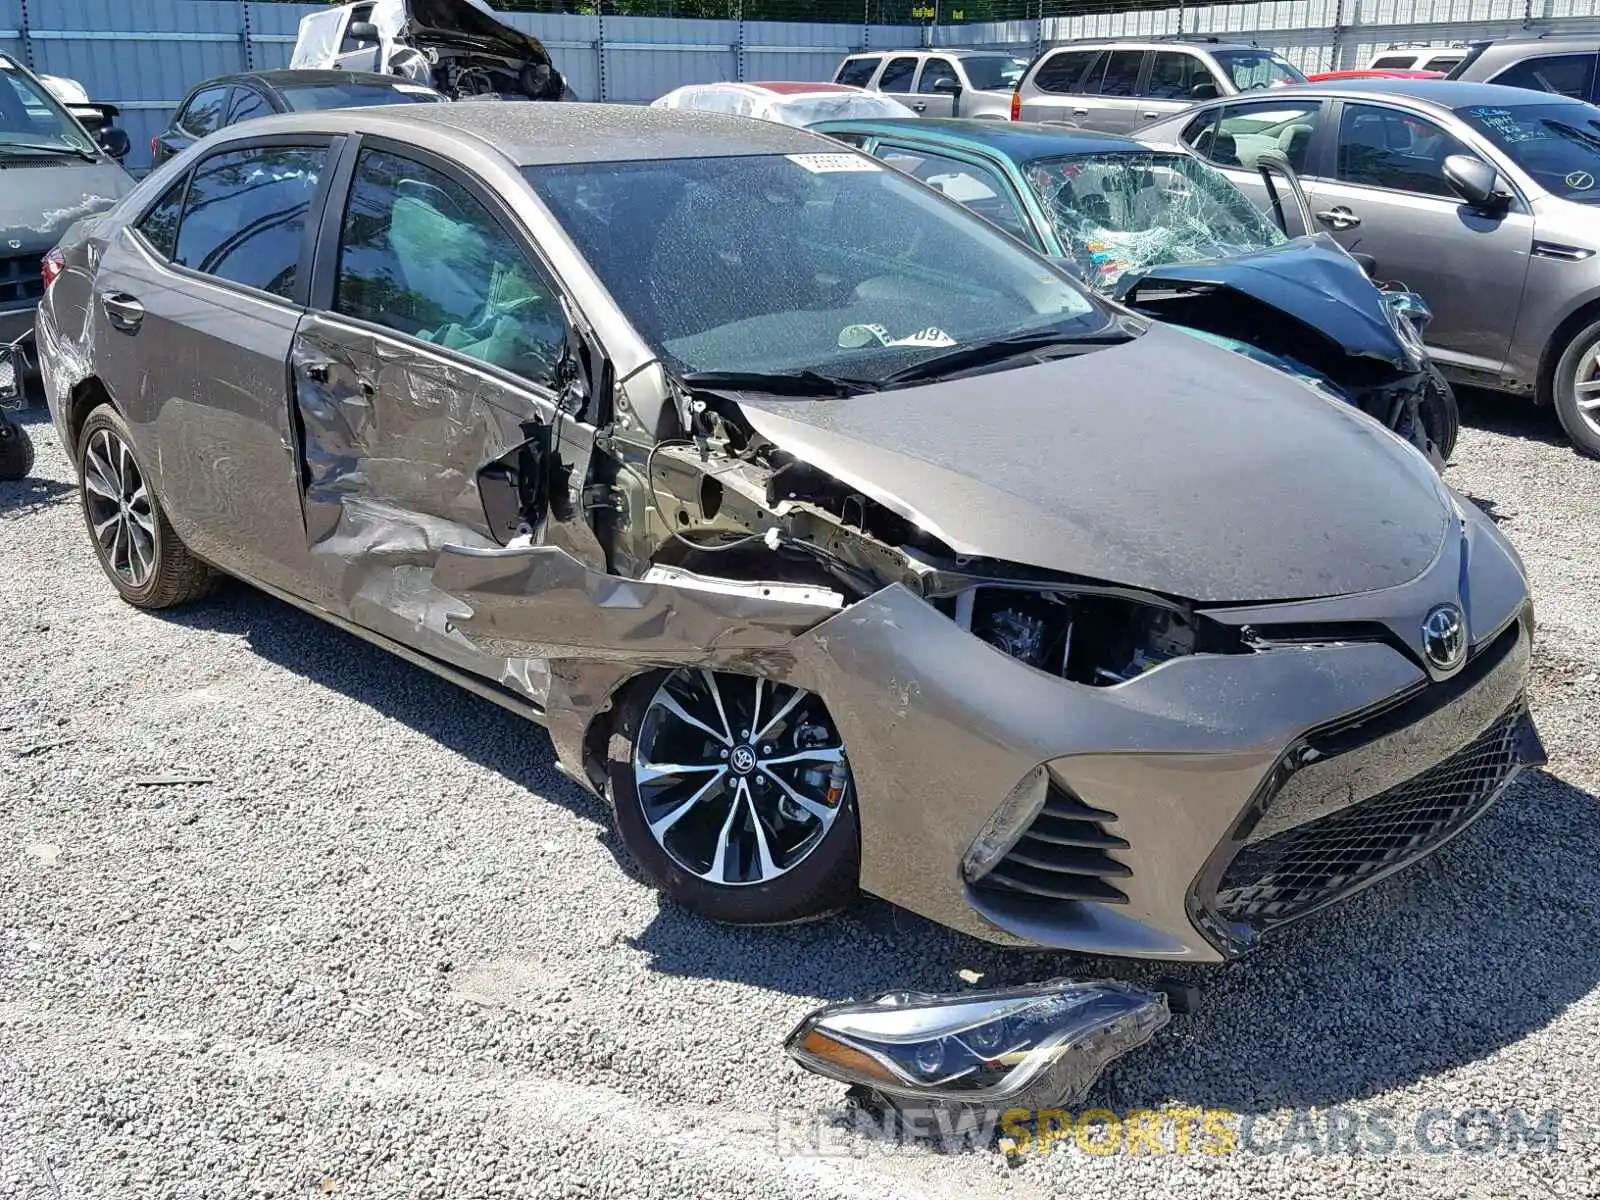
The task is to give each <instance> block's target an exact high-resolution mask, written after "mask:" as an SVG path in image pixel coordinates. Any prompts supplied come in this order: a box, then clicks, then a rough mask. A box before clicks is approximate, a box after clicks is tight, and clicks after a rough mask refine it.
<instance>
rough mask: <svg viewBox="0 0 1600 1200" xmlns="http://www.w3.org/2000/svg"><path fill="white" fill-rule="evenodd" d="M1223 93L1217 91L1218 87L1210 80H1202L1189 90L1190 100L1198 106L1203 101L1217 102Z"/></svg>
mask: <svg viewBox="0 0 1600 1200" xmlns="http://www.w3.org/2000/svg"><path fill="white" fill-rule="evenodd" d="M1221 94H1222V93H1221V92H1219V91H1217V85H1216V84H1214V83H1212V82H1211V81H1210V80H1209V79H1202V80H1201V81H1200V82H1199V83H1197V84H1195V85H1194V86H1193V87H1192V88H1190V89H1189V99H1191V100H1193V101H1194V102H1195V103H1196V104H1198V103H1199V102H1200V101H1202V100H1215V99H1216V98H1217V97H1218V96H1220V95H1221Z"/></svg>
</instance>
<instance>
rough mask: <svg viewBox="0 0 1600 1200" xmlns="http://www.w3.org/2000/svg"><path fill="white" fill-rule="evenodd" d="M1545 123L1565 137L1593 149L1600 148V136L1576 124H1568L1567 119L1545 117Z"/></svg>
mask: <svg viewBox="0 0 1600 1200" xmlns="http://www.w3.org/2000/svg"><path fill="white" fill-rule="evenodd" d="M1544 123H1545V124H1546V125H1547V126H1549V127H1550V128H1551V129H1554V130H1555V131H1556V132H1557V133H1558V134H1560V135H1561V136H1562V137H1564V138H1568V139H1570V140H1572V141H1575V142H1579V143H1581V144H1583V145H1586V146H1588V147H1589V149H1591V150H1600V137H1596V136H1595V135H1594V134H1592V133H1589V132H1588V131H1587V130H1583V129H1579V128H1577V127H1576V126H1575V125H1568V124H1567V123H1566V122H1565V121H1556V120H1552V119H1551V118H1550V117H1546V118H1544Z"/></svg>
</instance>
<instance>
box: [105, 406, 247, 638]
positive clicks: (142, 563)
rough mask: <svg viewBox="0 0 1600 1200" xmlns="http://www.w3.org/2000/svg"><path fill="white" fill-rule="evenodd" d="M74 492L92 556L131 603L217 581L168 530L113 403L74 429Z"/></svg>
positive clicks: (152, 604) (156, 603) (177, 600)
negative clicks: (80, 506)
mask: <svg viewBox="0 0 1600 1200" xmlns="http://www.w3.org/2000/svg"><path fill="white" fill-rule="evenodd" d="M77 467H78V498H79V500H80V502H81V504H82V507H83V520H84V524H85V525H86V526H87V527H88V530H89V541H90V543H91V544H92V545H93V546H94V551H95V559H96V561H97V562H99V564H100V569H101V570H102V571H104V572H105V573H106V578H107V579H109V580H110V581H111V586H112V587H114V588H116V589H117V593H118V594H119V595H120V596H121V597H122V598H123V599H124V600H126V601H127V602H128V603H129V604H131V605H133V606H134V607H135V608H145V609H158V608H171V607H173V606H174V605H178V604H184V603H187V602H188V601H191V600H198V599H200V598H201V597H202V596H205V595H208V594H209V593H210V592H211V591H213V590H214V589H215V588H216V585H217V580H218V577H217V574H216V572H215V571H213V570H212V569H211V567H210V566H208V565H207V564H206V563H204V562H202V561H201V560H200V559H199V558H196V557H195V555H194V554H193V553H191V552H190V550H189V547H187V546H185V545H184V544H183V540H182V539H181V538H179V537H178V535H177V533H176V532H174V530H173V528H172V525H171V523H170V522H169V521H168V520H167V514H166V513H165V512H164V511H163V510H162V508H161V502H160V501H159V500H158V499H157V498H156V494H155V491H154V489H152V488H151V487H150V486H149V476H147V475H146V474H145V471H144V467H143V465H142V464H141V463H140V462H139V458H138V455H137V454H135V453H134V449H133V438H132V436H131V435H130V434H129V432H128V426H127V424H126V423H125V422H124V421H123V419H122V416H121V415H120V414H119V413H118V412H117V411H116V409H114V408H112V407H110V406H109V405H102V406H101V407H99V408H97V409H95V410H94V411H93V412H92V413H90V414H89V419H88V420H86V421H85V422H84V423H83V432H82V433H81V434H79V436H78V453H77Z"/></svg>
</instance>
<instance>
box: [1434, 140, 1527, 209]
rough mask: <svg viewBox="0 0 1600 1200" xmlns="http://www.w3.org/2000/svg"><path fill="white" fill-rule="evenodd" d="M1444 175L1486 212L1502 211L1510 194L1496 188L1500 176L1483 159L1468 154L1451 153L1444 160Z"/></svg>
mask: <svg viewBox="0 0 1600 1200" xmlns="http://www.w3.org/2000/svg"><path fill="white" fill-rule="evenodd" d="M1444 178H1445V182H1446V183H1448V184H1449V185H1450V186H1451V187H1452V188H1454V189H1455V193H1456V195H1458V196H1460V197H1461V198H1462V199H1463V200H1465V201H1466V202H1467V204H1469V205H1471V206H1472V207H1473V208H1476V209H1479V210H1480V211H1482V212H1486V213H1503V212H1505V210H1506V208H1507V206H1508V205H1509V204H1510V203H1511V197H1510V196H1508V195H1506V194H1505V193H1504V192H1498V191H1496V190H1495V186H1494V185H1495V184H1497V183H1498V182H1500V176H1499V174H1498V173H1497V172H1496V171H1495V169H1494V168H1493V167H1491V166H1490V165H1489V164H1488V163H1486V162H1484V161H1483V160H1482V159H1481V158H1473V157H1472V156H1471V155H1469V154H1452V155H1450V157H1449V158H1447V159H1445V160H1444Z"/></svg>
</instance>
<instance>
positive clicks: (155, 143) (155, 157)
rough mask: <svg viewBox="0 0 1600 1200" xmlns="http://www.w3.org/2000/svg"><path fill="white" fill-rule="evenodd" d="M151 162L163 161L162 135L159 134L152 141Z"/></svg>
mask: <svg viewBox="0 0 1600 1200" xmlns="http://www.w3.org/2000/svg"><path fill="white" fill-rule="evenodd" d="M150 161H151V162H152V163H157V162H160V161H161V135H160V134H159V133H158V134H156V136H155V137H153V138H151V139H150Z"/></svg>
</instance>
